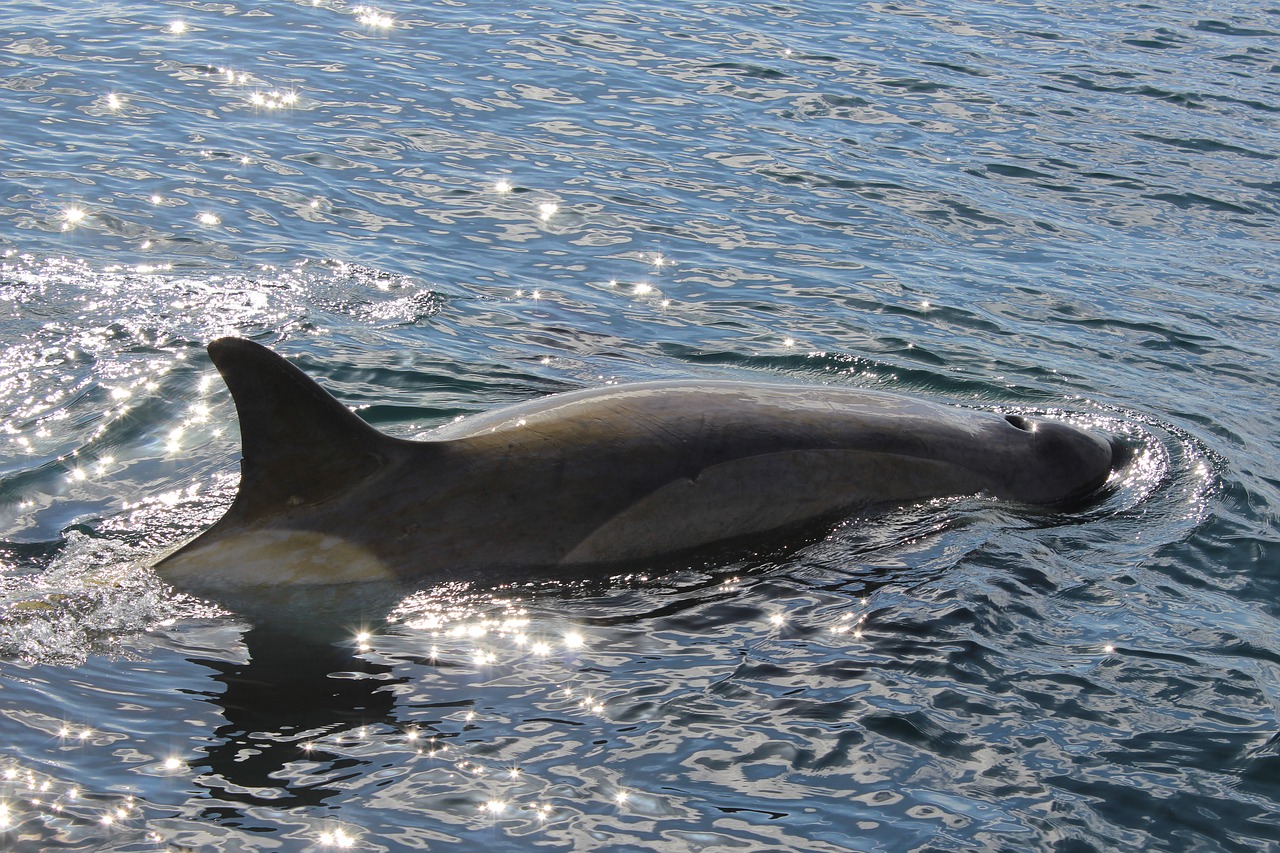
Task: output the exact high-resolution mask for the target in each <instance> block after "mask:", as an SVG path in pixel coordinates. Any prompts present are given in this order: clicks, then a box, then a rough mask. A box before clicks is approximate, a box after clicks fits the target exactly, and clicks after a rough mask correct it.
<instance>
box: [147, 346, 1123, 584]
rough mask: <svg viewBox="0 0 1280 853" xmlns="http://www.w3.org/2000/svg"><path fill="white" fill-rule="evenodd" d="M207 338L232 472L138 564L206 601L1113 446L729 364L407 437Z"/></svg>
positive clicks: (1088, 456)
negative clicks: (697, 377)
mask: <svg viewBox="0 0 1280 853" xmlns="http://www.w3.org/2000/svg"><path fill="white" fill-rule="evenodd" d="M209 355H210V356H211V357H212V358H213V362H214V364H215V365H216V366H217V368H218V371H219V372H220V373H221V374H222V377H223V379H224V380H225V381H226V383H227V387H228V388H229V389H230V390H231V395H232V397H233V398H234V399H235V404H236V410H237V412H238V414H239V417H240V434H241V439H242V444H243V459H242V461H241V466H240V467H241V480H240V488H239V492H238V494H237V495H236V498H235V501H234V502H233V503H232V504H231V507H230V508H229V509H228V510H227V512H226V514H225V515H224V516H223V517H222V518H221V519H220V520H219V521H218V522H217V523H216V524H214V525H213V526H212V527H211V528H209V529H208V530H207V531H205V532H204V533H202V534H201V535H200V536H198V537H197V538H195V539H194V540H192V541H191V542H190V543H188V544H187V545H185V546H183V547H182V548H180V549H179V550H177V551H176V552H174V553H173V554H171V555H170V556H168V557H166V558H165V559H163V560H162V561H161V562H159V563H158V564H157V566H156V568H157V570H158V572H159V573H160V574H161V575H162V576H163V577H164V578H166V579H167V580H169V581H170V582H171V583H172V584H173V585H175V586H177V587H179V588H182V589H186V590H189V591H192V592H196V593H199V594H204V595H209V596H211V597H214V598H220V599H221V600H224V601H225V600H226V598H225V594H226V593H227V592H228V591H229V590H238V591H239V592H240V593H242V600H251V599H254V598H255V597H256V596H259V595H260V594H263V591H265V590H279V589H294V588H297V587H298V586H302V585H306V586H312V587H326V588H330V589H343V588H346V587H348V586H349V585H351V584H354V583H355V582H362V583H364V582H370V581H375V582H382V583H384V584H391V585H395V584H397V583H400V582H412V581H415V580H418V581H420V580H423V579H427V580H459V579H481V578H490V577H497V576H506V577H510V576H512V575H513V574H515V575H519V574H521V573H526V574H527V573H530V572H533V571H535V570H544V571H545V570H548V569H554V568H556V567H573V566H591V565H601V564H618V563H629V562H634V561H639V560H648V559H652V558H655V557H659V556H661V555H665V554H672V553H675V552H680V551H688V550H692V549H696V548H699V547H702V546H707V545H712V544H715V543H721V542H728V541H731V540H736V539H744V538H746V537H750V536H755V535H757V534H762V533H766V532H769V531H778V530H781V529H783V528H789V527H793V526H796V525H801V524H803V523H805V522H815V521H819V520H822V519H829V518H834V517H838V516H839V514H840V513H848V512H850V511H853V510H855V509H857V508H859V507H863V506H868V505H872V504H884V503H902V502H907V501H915V500H922V499H929V498H934V497H941V496H948V495H967V494H985V495H989V496H992V497H996V498H1002V499H1008V500H1012V501H1019V502H1026V503H1032V504H1056V503H1060V502H1064V501H1072V500H1075V499H1079V498H1081V497H1084V496H1087V495H1089V494H1090V493H1092V492H1094V491H1095V490H1097V489H1098V488H1099V487H1100V486H1102V485H1103V483H1105V482H1106V481H1107V479H1108V477H1109V475H1110V473H1111V469H1112V465H1113V463H1114V458H1113V446H1112V444H1111V443H1110V442H1109V441H1108V440H1106V439H1104V438H1102V437H1100V436H1097V435H1094V434H1091V433H1089V432H1086V431H1084V430H1081V429H1077V428H1075V427H1073V426H1069V425H1066V424H1061V423H1054V422H1050V421H1041V420H1032V419H1030V418H1026V417H1022V416H1020V415H999V414H994V413H991V412H983V411H974V410H967V409H960V408H956V407H952V406H946V405H939V404H936V403H929V402H923V401H920V400H915V399H911V398H907V397H902V396H898V395H895V394H888V393H882V392H873V391H864V390H857V389H852V388H839V387H830V386H811V385H785V384H755V383H747V382H733V381H711V382H708V381H680V382H641V383H635V384H624V385H614V386H608V387H604V388H596V389H590V390H585V391H574V392H570V393H564V394H556V395H552V396H549V397H546V398H543V399H540V400H534V401H531V402H527V403H520V404H517V405H513V406H508V407H505V408H501V409H498V410H496V411H493V412H489V413H487V414H482V415H477V416H474V417H470V418H466V419H463V420H461V421H458V422H456V423H453V424H450V425H449V426H446V427H444V428H442V429H440V430H437V431H436V432H434V433H433V434H432V436H431V438H430V440H427V441H407V440H404V439H399V438H393V437H391V436H388V435H384V434H383V433H381V432H379V431H378V430H376V429H374V428H373V427H371V426H370V425H369V424H367V423H365V422H364V421H363V420H361V419H360V418H359V417H357V416H356V415H355V414H353V413H352V412H351V411H350V410H349V409H348V408H347V407H346V406H344V405H343V404H342V403H340V402H339V401H338V400H336V399H335V398H333V397H332V396H330V395H329V394H328V393H327V392H326V391H325V390H324V389H322V388H321V387H320V386H319V385H317V384H316V383H315V382H314V381H312V380H311V379H310V378H308V377H307V376H306V374H304V373H303V372H302V371H300V370H299V369H298V368H296V367H294V366H293V365H292V364H290V363H289V362H288V361H286V360H285V359H283V358H281V357H280V356H278V355H276V354H275V353H273V352H272V351H270V350H268V349H266V348H264V347H262V346H259V345H258V344H255V343H252V342H250V341H247V340H243V339H238V338H223V339H221V340H216V341H214V342H213V343H211V344H209ZM337 595H338V597H339V598H341V597H342V596H343V595H344V593H338V594H337Z"/></svg>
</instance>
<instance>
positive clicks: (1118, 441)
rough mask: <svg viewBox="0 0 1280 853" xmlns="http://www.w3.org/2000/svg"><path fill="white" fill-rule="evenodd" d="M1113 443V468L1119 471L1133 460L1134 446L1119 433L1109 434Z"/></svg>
mask: <svg viewBox="0 0 1280 853" xmlns="http://www.w3.org/2000/svg"><path fill="white" fill-rule="evenodd" d="M1107 443H1108V444H1110V445H1111V470H1112V471H1119V470H1120V469H1121V468H1124V467H1125V466H1127V465H1128V464H1129V463H1130V462H1132V461H1133V455H1134V451H1133V447H1132V446H1131V445H1130V444H1129V443H1128V442H1126V441H1125V440H1124V439H1122V438H1120V436H1118V435H1109V436H1107Z"/></svg>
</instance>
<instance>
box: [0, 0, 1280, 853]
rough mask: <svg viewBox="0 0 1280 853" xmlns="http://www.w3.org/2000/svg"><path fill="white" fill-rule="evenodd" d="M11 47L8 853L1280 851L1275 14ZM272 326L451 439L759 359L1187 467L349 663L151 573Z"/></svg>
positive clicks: (328, 379) (931, 15)
mask: <svg viewBox="0 0 1280 853" xmlns="http://www.w3.org/2000/svg"><path fill="white" fill-rule="evenodd" d="M0 21H2V22H3V23H2V24H0V106H2V107H3V125H2V126H0V256H2V258H0V264H2V265H0V341H2V343H3V349H2V352H0V447H2V448H3V450H2V451H0V654H2V656H3V657H2V659H0V847H2V848H4V849H12V850H22V851H26V850H32V851H39V850H85V851H89V850H93V851H97V850H104V851H105V850H118V851H153V850H165V849H196V850H216V851H246V850H272V851H292V850H334V849H353V850H387V851H396V850H474V849H487V850H495V851H496V850H526V849H530V848H531V847H537V848H539V849H546V850H574V851H585V850H609V851H614V850H617V851H640V850H646V851H695V850H737V849H743V850H747V849H749V850H787V851H814V853H830V852H831V851H855V850H856V851H907V850H921V851H923V850H978V849H981V850H1009V851H1013V850H1059V851H1087V850H1117V849H1134V850H1137V849H1143V850H1205V851H1219V850H1223V851H1255V850H1260V849H1275V848H1277V847H1280V720H1278V719H1277V718H1278V715H1280V606H1278V605H1277V600H1278V599H1280V557H1278V556H1277V555H1278V542H1280V525H1278V524H1277V506H1278V504H1280V477H1277V473H1276V472H1277V470H1280V440H1278V439H1277V435H1280V418H1278V417H1277V414H1278V408H1280V407H1278V405H1277V402H1278V401H1280V382H1278V381H1277V379H1276V376H1277V367H1278V366H1280V359H1277V357H1276V345H1275V341H1276V333H1277V331H1278V330H1280V322H1278V320H1280V309H1278V308H1277V298H1278V297H1280V279H1278V276H1277V270H1278V269H1280V240H1278V239H1277V235H1280V228H1278V226H1280V8H1276V7H1275V5H1274V4H1267V3H1262V2H1258V0H1242V2H1237V3H1233V4H1229V5H1228V4H1220V3H1219V4H1214V3H1199V2H1183V3H1172V4H1169V3H1165V4H1148V3H1140V2H1121V3H1098V2H1089V0H1066V2H1063V3H1057V4H1041V3H1033V2H1013V0H1008V1H1007V2H990V3H964V2H939V0H902V2H886V3H841V2H834V0H827V2H819V0H807V2H799V3H745V4H730V3H720V2H697V1H696V0H693V2H679V3H676V2H666V3H658V2H648V0H637V2H630V3H626V4H615V3H609V2H599V3H597V2H586V3H577V2H565V0H546V2H539V3H534V4H510V3H494V2H482V0H439V2H423V3H410V2H401V3H394V4H386V5H381V6H378V7H377V8H372V7H364V6H354V5H347V4H345V3H342V2H330V0H315V2H263V3H247V2H238V0H229V2H207V3H206V2H164V3H142V2H137V0H119V2H112V3H90V2H85V0H69V2H67V3H63V4H51V3H45V2H37V1H36V0H30V1H29V2H20V3H14V2H0ZM226 334H236V335H242V336H246V337H250V338H252V339H254V340H257V341H259V342H262V343H264V344H267V345H269V346H272V347H274V348H276V349H278V350H279V351H280V352H282V353H284V354H285V355H287V356H288V357H290V358H291V359H293V360H294V361H295V362H296V363H298V364H299V365H300V366H301V367H302V368H303V369H304V370H306V371H307V372H309V373H310V374H312V375H313V376H315V377H316V378H317V379H318V380H319V381H321V382H322V383H323V384H325V385H326V387H328V388H330V389H331V390H332V391H333V392H334V393H335V394H336V395H337V396H338V397H340V398H341V399H342V400H343V401H344V402H346V403H348V404H349V405H352V406H354V407H357V409H358V410H359V411H360V413H361V414H362V416H364V417H365V418H367V419H368V420H369V421H371V422H372V423H374V424H376V425H377V426H378V427H379V428H381V429H383V430H385V431H387V432H391V433H393V434H396V435H403V436H419V435H422V434H424V433H426V432H427V431H429V430H430V429H432V428H433V427H436V426H438V425H440V424H443V423H446V422H448V421H450V420H452V419H453V418H455V417H457V416H459V415H465V414H470V413H476V412H481V411H484V410H486V409H488V408H491V407H493V406H495V405H498V404H502V403H509V402H515V401H520V400H530V399H534V398H537V397H539V396H542V395H545V394H548V393H552V392H555V391H561V390H569V389H576V388H586V387H592V386H598V385H602V384H605V383H610V382H621V381H629V380H641V379H663V378H708V379H710V378H738V379H744V378H745V379H760V380H768V381H784V382H794V383H810V384H820V385H845V386H852V387H860V388H875V389H887V390H892V391H897V392H900V393H907V394H912V395H917V396H922V397H926V398H929V399H934V400H939V401H943V402H948V403H953V404H956V405H960V406H968V407H978V408H991V409H997V410H1000V411H1007V412H1024V413H1038V414H1048V415H1051V416H1054V417H1059V418H1064V419H1068V420H1072V421H1075V422H1078V423H1083V424H1086V425H1090V426H1094V427H1097V428H1100V429H1103V430H1106V431H1108V432H1111V433H1113V434H1117V435H1120V436H1122V437H1124V439H1125V441H1126V442H1127V443H1129V444H1130V445H1131V446H1132V447H1133V448H1134V458H1133V460H1132V461H1131V462H1130V463H1129V464H1128V465H1127V466H1126V468H1125V469H1124V470H1123V471H1122V472H1121V473H1120V475H1119V477H1118V481H1117V483H1116V484H1115V486H1114V488H1113V489H1112V490H1111V491H1110V493H1109V494H1108V495H1107V496H1106V497H1104V498H1103V499H1102V500H1100V501H1099V502H1098V503H1097V504H1096V505H1093V506H1090V507H1087V508H1084V509H1082V510H1080V511H1077V512H1071V513H1046V512H1030V511H1028V510H1026V509H1025V508H1020V507H1012V506H1003V505H1000V504H998V503H993V502H990V501H983V500H979V499H976V498H975V499H963V500H949V501H938V502H933V503H929V504H924V505H918V506H908V507H896V508H885V509H881V510H878V511H875V512H868V513H863V514H860V515H856V516H852V517H850V518H848V519H846V520H844V521H843V522H842V523H840V524H838V525H836V526H834V527H833V528H832V529H830V530H829V531H827V532H826V533H825V535H821V536H818V537H816V538H814V539H810V540H806V541H801V542H789V543H780V547H779V550H778V551H777V552H771V553H756V554H737V555H731V556H725V557H707V558H700V559H697V560H687V561H685V562H683V563H679V564H675V565H671V564H662V565H655V566H654V567H653V569H652V571H650V572H645V573H640V574H634V575H627V576H620V577H600V578H590V579H584V580H576V581H573V582H567V581H562V582H552V581H550V580H548V579H540V578H531V579H530V581H529V582H528V583H527V584H517V585H506V586H493V587H485V586H482V585H481V586H471V587H465V586H460V585H457V584H451V583H448V582H446V581H445V580H443V579H442V580H441V581H440V582H439V583H431V582H426V583H424V584H423V586H422V588H421V589H420V590H419V591H417V592H416V593H415V594H414V595H413V596H411V597H410V598H408V599H406V600H405V601H404V602H402V603H401V605H400V606H399V607H398V609H397V610H396V612H395V614H394V616H395V619H394V621H393V622H392V623H391V624H389V625H387V626H381V627H376V629H374V630H372V631H370V632H369V633H368V634H367V635H364V636H361V635H360V634H359V632H360V630H361V626H349V627H350V630H351V634H352V640H351V641H350V642H349V643H347V644H344V645H340V646H336V647H333V648H331V649H327V650H320V651H317V650H314V649H308V650H300V649H299V647H298V646H297V645H296V644H295V643H294V642H293V641H292V640H291V639H290V638H289V637H288V636H281V635H280V633H279V632H278V631H275V630H273V626H272V625H270V624H258V625H251V624H250V623H248V622H247V621H246V620H244V619H243V618H241V617H238V616H237V615H235V614H234V613H229V612H227V611H225V610H222V609H220V608H219V607H218V606H217V605H216V604H215V603H210V602H203V601H199V600H195V599H192V598H189V597H184V596H181V595H179V594H176V593H174V592H173V591H171V590H169V589H167V588H166V587H165V586H164V585H163V584H162V583H160V582H159V581H158V580H157V578H156V577H155V576H154V574H153V573H152V572H151V571H150V569H149V565H150V562H151V561H152V560H153V559H154V558H155V556H156V555H157V554H159V553H161V552H162V551H163V550H164V549H165V548H167V547H169V546H171V545H173V544H175V543H178V542H181V541H183V540H184V539H186V538H189V537H190V536H192V535H194V534H195V533H197V532H199V531H200V530H201V529H203V527H205V526H206V525H208V524H209V523H211V522H212V521H213V520H214V519H216V518H217V517H218V516H219V515H220V513H221V512H222V511H223V509H225V507H226V506H227V505H228V503H229V502H230V500H231V497H232V495H233V494H234V492H235V488H236V483H237V476H238V462H237V460H238V453H239V441H238V431H237V426H236V420H235V411H234V407H233V406H232V404H231V401H230V398H229V396H228V395H227V393H226V391H225V389H224V387H223V386H222V384H221V382H220V381H219V379H218V377H217V374H216V372H215V371H214V370H213V368H212V366H211V364H210V363H209V361H208V359H207V357H206V355H205V353H204V349H203V346H204V344H205V343H206V342H208V341H209V340H211V339H213V338H215V337H218V336H220V335H226ZM531 499H536V498H534V497H532V496H531ZM376 523H377V519H370V524H376Z"/></svg>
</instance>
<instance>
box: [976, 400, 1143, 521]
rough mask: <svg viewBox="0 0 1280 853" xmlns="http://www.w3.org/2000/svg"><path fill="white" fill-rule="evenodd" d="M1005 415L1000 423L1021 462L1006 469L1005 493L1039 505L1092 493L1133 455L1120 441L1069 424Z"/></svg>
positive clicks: (1057, 502)
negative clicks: (1130, 454)
mask: <svg viewBox="0 0 1280 853" xmlns="http://www.w3.org/2000/svg"><path fill="white" fill-rule="evenodd" d="M1003 420H1004V424H1003V425H1002V426H1001V427H1000V428H1001V429H1002V430H1005V431H1007V436H1006V437H1007V438H1008V439H1009V440H1010V443H1011V444H1012V445H1013V446H1014V447H1015V448H1017V451H1018V463H1017V464H1015V465H1013V466H1011V468H1008V469H1006V476H1005V478H1004V486H1005V489H1004V491H1005V492H1006V494H1004V495H1002V496H1003V497H1010V498H1013V499H1015V500H1020V501H1026V502H1028V503H1037V504H1062V503H1069V502H1072V501H1077V500H1080V499H1082V498H1087V497H1089V496H1091V495H1092V494H1094V493H1095V492H1097V491H1098V490H1099V489H1100V488H1101V487H1102V486H1103V484H1105V483H1106V482H1107V480H1108V479H1109V478H1110V477H1111V472H1112V471H1113V470H1115V469H1116V468H1117V467H1119V466H1120V465H1122V464H1123V462H1124V460H1125V458H1126V457H1127V456H1128V451H1127V450H1126V449H1125V447H1124V445H1123V444H1122V443H1120V442H1119V441H1118V440H1115V439H1110V438H1107V437H1104V436H1101V435H1098V434H1096V433H1093V432H1090V431H1088V430H1084V429H1080V428H1079V427H1075V426H1071V425H1070V424H1064V423H1058V422H1056V421H1043V420H1038V419H1032V418H1027V417H1023V416H1022V415H1007V416H1005V417H1004V419H1003Z"/></svg>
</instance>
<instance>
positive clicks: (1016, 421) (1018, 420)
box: [1004, 415, 1032, 432]
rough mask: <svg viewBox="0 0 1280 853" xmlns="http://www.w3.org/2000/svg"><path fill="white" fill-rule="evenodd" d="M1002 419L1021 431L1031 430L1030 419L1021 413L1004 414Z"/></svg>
mask: <svg viewBox="0 0 1280 853" xmlns="http://www.w3.org/2000/svg"><path fill="white" fill-rule="evenodd" d="M1004 419H1005V420H1006V421H1008V422H1009V423H1010V424H1012V425H1013V426H1015V427H1017V428H1018V429H1020V430H1022V431H1023V432H1031V430H1032V426H1031V421H1029V420H1027V419H1026V418H1024V417H1023V416H1022V415H1005V416H1004Z"/></svg>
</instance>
